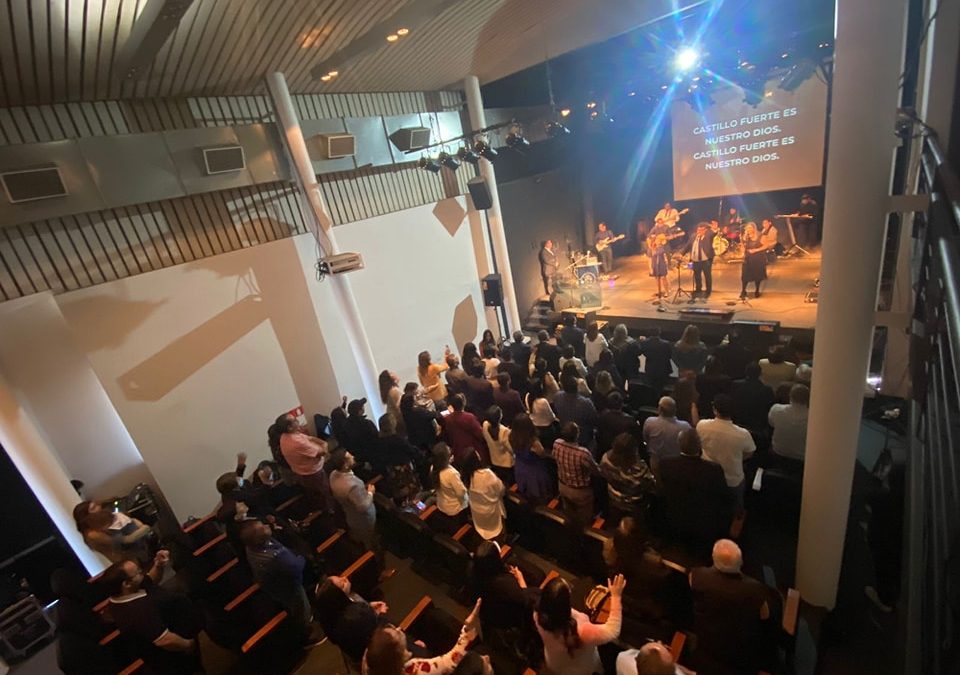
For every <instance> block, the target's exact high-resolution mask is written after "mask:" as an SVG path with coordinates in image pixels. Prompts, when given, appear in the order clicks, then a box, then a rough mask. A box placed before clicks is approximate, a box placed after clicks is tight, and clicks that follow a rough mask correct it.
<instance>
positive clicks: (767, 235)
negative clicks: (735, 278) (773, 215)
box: [760, 218, 780, 263]
mask: <svg viewBox="0 0 960 675" xmlns="http://www.w3.org/2000/svg"><path fill="white" fill-rule="evenodd" d="M779 236H780V233H779V232H777V228H776V227H774V225H773V221H772V220H771V219H769V218H764V219H763V220H762V221H761V222H760V243H761V244H763V250H764V251H766V253H767V262H769V263H772V262H776V260H777V247H778V246H779V245H780V243H779V242H778V241H777V240H778V238H779Z"/></svg>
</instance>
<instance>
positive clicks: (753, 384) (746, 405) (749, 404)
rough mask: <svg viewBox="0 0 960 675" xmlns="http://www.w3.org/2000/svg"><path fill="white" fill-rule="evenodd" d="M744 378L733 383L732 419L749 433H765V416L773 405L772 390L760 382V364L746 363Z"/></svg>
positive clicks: (754, 362)
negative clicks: (749, 431)
mask: <svg viewBox="0 0 960 675" xmlns="http://www.w3.org/2000/svg"><path fill="white" fill-rule="evenodd" d="M743 372H744V377H743V379H742V380H738V381H736V382H734V383H733V391H732V392H731V396H732V397H733V409H734V416H733V419H734V420H735V421H736V423H737V424H739V425H740V426H742V427H745V428H747V429H750V430H751V431H758V432H759V431H766V429H767V414H768V413H769V412H770V406H772V405H773V402H774V397H773V389H772V388H770V387H769V386H768V385H766V384H764V383H763V382H761V381H760V373H761V370H760V364H758V363H757V362H756V361H753V362H751V363H748V364H747V366H746V368H744V369H743Z"/></svg>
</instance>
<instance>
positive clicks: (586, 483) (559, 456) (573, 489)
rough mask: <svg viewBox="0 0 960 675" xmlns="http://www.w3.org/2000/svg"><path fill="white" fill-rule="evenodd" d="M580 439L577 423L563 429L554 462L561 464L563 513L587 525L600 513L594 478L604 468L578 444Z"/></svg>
mask: <svg viewBox="0 0 960 675" xmlns="http://www.w3.org/2000/svg"><path fill="white" fill-rule="evenodd" d="M579 435H580V429H579V428H578V427H577V425H576V423H575V422H567V423H565V424H564V425H563V426H562V427H561V428H560V438H558V439H557V440H556V441H554V443H553V458H554V459H555V460H557V478H559V479H560V499H561V500H562V502H563V511H564V513H566V515H567V518H568V519H570V521H571V522H572V523H576V524H578V525H586V524H587V523H589V522H590V521H591V520H593V517H594V515H596V512H597V510H596V506H595V504H594V499H593V487H592V485H593V483H592V478H593V476H595V475H596V474H598V473H599V472H600V467H599V466H597V462H596V460H594V459H593V455H591V454H590V451H589V450H587V449H586V448H585V447H583V446H582V445H578V444H577V439H578V437H579Z"/></svg>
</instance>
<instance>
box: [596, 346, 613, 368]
mask: <svg viewBox="0 0 960 675" xmlns="http://www.w3.org/2000/svg"><path fill="white" fill-rule="evenodd" d="M597 363H598V364H600V365H601V366H606V367H610V366H613V365H615V363H614V360H613V351H612V350H610V349H606V348H604V349H601V350H600V356H598V357H597Z"/></svg>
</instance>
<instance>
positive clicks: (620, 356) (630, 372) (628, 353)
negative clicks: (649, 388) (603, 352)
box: [610, 323, 640, 380]
mask: <svg viewBox="0 0 960 675" xmlns="http://www.w3.org/2000/svg"><path fill="white" fill-rule="evenodd" d="M610 350H611V351H612V352H613V359H614V362H615V363H616V364H617V370H619V371H620V374H621V375H622V376H623V379H624V380H633V379H635V378H636V377H637V376H638V375H640V344H639V343H638V342H637V341H636V340H634V339H633V338H632V337H630V334H629V333H628V332H627V327H626V325H624V324H622V323H618V324H617V325H616V326H615V327H614V329H613V337H612V338H611V339H610Z"/></svg>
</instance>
